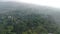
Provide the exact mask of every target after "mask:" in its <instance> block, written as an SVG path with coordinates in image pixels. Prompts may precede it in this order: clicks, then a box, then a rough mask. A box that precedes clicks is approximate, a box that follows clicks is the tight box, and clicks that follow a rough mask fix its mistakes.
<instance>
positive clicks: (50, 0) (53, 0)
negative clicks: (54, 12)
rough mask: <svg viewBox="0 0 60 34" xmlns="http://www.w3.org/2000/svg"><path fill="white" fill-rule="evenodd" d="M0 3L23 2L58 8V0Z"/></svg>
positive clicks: (23, 0) (19, 0) (59, 0)
mask: <svg viewBox="0 0 60 34" xmlns="http://www.w3.org/2000/svg"><path fill="white" fill-rule="evenodd" d="M0 1H16V2H25V3H32V4H38V5H45V6H51V7H56V8H60V0H0Z"/></svg>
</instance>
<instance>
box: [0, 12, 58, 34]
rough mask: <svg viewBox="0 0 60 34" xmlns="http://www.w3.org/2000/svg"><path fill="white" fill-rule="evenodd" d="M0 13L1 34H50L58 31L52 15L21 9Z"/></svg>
mask: <svg viewBox="0 0 60 34" xmlns="http://www.w3.org/2000/svg"><path fill="white" fill-rule="evenodd" d="M0 15H1V16H0V34H48V33H54V32H56V31H57V27H56V24H55V21H54V19H53V18H52V16H50V15H42V14H36V13H31V14H26V13H23V12H21V13H19V11H15V12H14V13H10V12H9V13H7V14H0Z"/></svg>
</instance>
